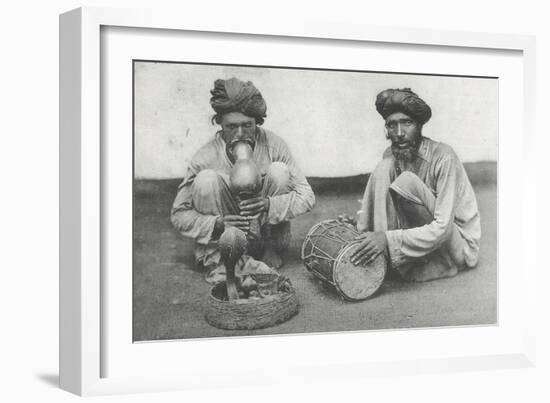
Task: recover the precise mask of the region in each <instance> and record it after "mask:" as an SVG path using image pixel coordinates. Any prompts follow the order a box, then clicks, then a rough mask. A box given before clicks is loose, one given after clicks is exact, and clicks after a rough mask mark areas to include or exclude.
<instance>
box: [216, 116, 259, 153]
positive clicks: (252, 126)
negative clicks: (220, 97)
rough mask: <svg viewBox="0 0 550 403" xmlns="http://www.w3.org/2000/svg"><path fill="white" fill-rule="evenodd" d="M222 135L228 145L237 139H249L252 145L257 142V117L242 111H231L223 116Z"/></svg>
mask: <svg viewBox="0 0 550 403" xmlns="http://www.w3.org/2000/svg"><path fill="white" fill-rule="evenodd" d="M220 125H221V127H222V129H223V133H222V137H223V139H224V141H225V143H226V144H227V145H228V146H231V145H232V144H233V143H235V142H237V141H247V142H249V143H250V144H251V145H252V146H253V145H254V143H255V142H256V119H254V118H253V117H250V116H246V115H244V114H242V113H240V112H230V113H226V114H225V115H223V116H222V121H221V123H220Z"/></svg>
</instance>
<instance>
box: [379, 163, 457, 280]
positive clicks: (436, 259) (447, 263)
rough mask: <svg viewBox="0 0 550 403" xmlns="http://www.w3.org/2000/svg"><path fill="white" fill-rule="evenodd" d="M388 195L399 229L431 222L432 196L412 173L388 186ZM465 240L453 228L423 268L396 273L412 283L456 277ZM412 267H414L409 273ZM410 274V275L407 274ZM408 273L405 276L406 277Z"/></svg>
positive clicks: (433, 208)
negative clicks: (395, 212)
mask: <svg viewBox="0 0 550 403" xmlns="http://www.w3.org/2000/svg"><path fill="white" fill-rule="evenodd" d="M390 195H391V197H392V200H393V203H394V207H395V209H396V211H397V216H398V220H399V227H400V228H405V229H406V228H416V227H421V226H423V225H426V224H429V223H431V222H432V221H433V219H434V211H435V202H436V199H435V196H434V194H433V193H432V191H431V190H430V189H429V188H428V186H426V184H425V183H424V182H422V180H421V179H420V178H419V177H418V176H416V175H415V174H413V173H411V172H403V173H402V174H401V175H400V176H399V177H398V178H397V179H395V181H393V183H392V184H391V185H390ZM464 247H465V240H464V239H463V238H462V236H461V235H460V232H459V230H458V228H457V226H456V225H455V224H453V225H452V228H451V231H450V234H449V237H448V238H447V240H446V241H445V242H444V243H443V245H442V246H441V247H440V248H439V249H438V250H436V251H434V252H432V253H431V254H430V255H428V256H426V258H425V259H423V260H424V262H415V263H423V264H416V265H415V264H413V265H407V266H409V267H402V268H401V269H399V268H398V270H399V271H400V272H401V274H402V275H404V277H411V279H413V280H430V279H434V278H439V277H448V276H451V275H454V274H456V272H457V269H458V268H462V267H464ZM411 267H416V269H414V270H412V271H411V270H410V268H411ZM409 272H410V273H409ZM407 273H408V274H407Z"/></svg>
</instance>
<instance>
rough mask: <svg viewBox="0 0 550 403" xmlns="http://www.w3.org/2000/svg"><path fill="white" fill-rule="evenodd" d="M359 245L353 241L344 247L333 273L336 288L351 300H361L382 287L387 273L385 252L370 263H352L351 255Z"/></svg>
mask: <svg viewBox="0 0 550 403" xmlns="http://www.w3.org/2000/svg"><path fill="white" fill-rule="evenodd" d="M357 246H358V243H352V244H350V245H348V246H346V247H345V248H344V249H342V251H341V252H340V254H339V255H338V258H337V259H336V262H335V263H334V271H333V273H332V276H333V280H334V284H336V288H338V291H340V294H342V296H343V297H344V298H345V299H347V300H349V301H361V300H364V299H366V298H368V297H370V296H371V295H372V294H374V293H375V292H376V291H377V290H378V288H380V286H381V285H382V281H383V280H384V276H385V274H386V265H387V264H386V257H385V256H384V254H383V253H381V254H380V255H378V257H377V258H376V259H375V260H374V262H372V263H371V264H369V265H364V266H356V265H354V264H353V263H351V260H350V256H351V255H352V254H353V252H354V251H355V250H356V249H357Z"/></svg>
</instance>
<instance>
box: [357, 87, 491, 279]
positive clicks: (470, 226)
mask: <svg viewBox="0 0 550 403" xmlns="http://www.w3.org/2000/svg"><path fill="white" fill-rule="evenodd" d="M376 110H377V111H378V113H380V115H382V117H383V118H384V120H385V130H386V138H387V139H389V140H390V141H391V146H390V147H389V148H388V149H387V150H386V151H385V152H384V154H383V158H382V161H380V163H379V164H378V165H377V166H376V168H375V170H374V172H373V173H372V175H371V176H370V178H369V181H368V183H367V187H366V190H365V193H364V197H363V200H362V205H361V210H360V211H359V214H358V219H357V229H358V231H359V232H361V235H360V236H359V239H360V246H359V247H358V249H357V250H356V252H355V253H354V254H353V255H352V257H351V259H352V262H353V263H355V264H356V265H361V264H369V263H370V262H371V261H373V260H374V259H375V258H376V257H377V256H378V255H379V254H381V253H385V254H387V257H388V262H389V264H390V266H391V268H393V269H396V270H397V272H398V273H399V274H400V275H401V277H402V278H403V279H405V280H409V281H427V280H432V279H437V278H442V277H451V276H454V275H455V274H457V272H458V271H459V270H462V269H465V268H473V267H475V266H476V264H477V262H478V255H479V244H480V237H481V227H480V217H479V211H478V207H477V202H476V198H475V194H474V191H473V188H472V185H471V184H470V181H469V179H468V176H467V174H466V171H465V169H464V166H463V165H462V163H461V161H460V160H459V159H458V157H457V155H456V154H455V152H454V151H453V149H452V148H451V147H450V146H448V145H447V144H444V143H440V142H437V141H434V140H432V139H430V138H428V137H424V136H423V135H422V127H423V126H424V124H425V123H426V122H428V120H429V119H430V118H431V116H432V111H431V108H430V107H429V106H428V104H427V103H426V102H424V100H422V99H421V98H420V97H419V96H418V95H417V94H415V93H414V92H413V91H411V90H410V89H409V88H404V89H388V90H386V91H382V92H381V93H379V94H378V96H377V98H376Z"/></svg>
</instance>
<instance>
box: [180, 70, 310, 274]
mask: <svg viewBox="0 0 550 403" xmlns="http://www.w3.org/2000/svg"><path fill="white" fill-rule="evenodd" d="M210 92H211V95H212V97H211V99H210V105H211V106H212V109H213V110H214V112H215V115H214V116H213V118H212V123H214V122H215V123H217V124H219V125H220V128H221V130H219V131H218V132H217V133H216V135H215V137H214V138H213V139H211V140H210V141H208V142H207V143H206V144H205V145H204V146H203V147H201V148H200V149H199V150H198V151H197V152H196V154H195V155H194V156H193V158H192V159H191V161H190V163H189V166H188V169H187V174H186V176H185V178H184V179H183V182H182V183H181V185H180V186H179V188H178V193H177V196H176V198H175V200H174V203H173V206H172V211H171V220H172V223H173V225H174V227H175V228H176V229H177V230H178V231H179V232H180V233H181V234H182V235H183V236H185V237H188V238H192V239H193V240H195V258H196V261H197V263H198V264H200V265H201V266H203V267H205V268H206V269H207V281H210V282H216V281H218V280H222V279H223V272H224V267H223V264H222V263H221V262H220V251H219V250H218V242H217V241H218V239H219V237H220V235H221V234H222V233H223V232H224V230H225V229H226V228H229V227H236V228H238V229H240V230H242V231H243V232H245V233H247V234H249V233H251V232H253V231H252V228H251V227H252V226H254V225H255V224H256V226H258V225H259V226H260V229H259V231H258V230H256V232H257V233H256V234H255V235H257V236H259V237H260V238H261V239H260V241H261V242H260V243H256V246H258V245H259V247H257V248H255V249H253V250H252V248H249V250H248V254H249V255H252V256H253V257H254V258H256V259H261V260H263V261H265V263H267V264H268V265H269V266H270V267H273V268H279V267H280V266H281V265H282V259H281V253H282V252H283V251H284V250H285V249H286V248H288V244H289V240H290V220H291V219H293V218H294V217H296V216H299V215H301V214H304V213H306V212H308V211H310V210H311V209H312V208H313V205H314V204H315V197H314V195H313V191H312V190H311V187H310V185H309V183H308V182H307V180H306V178H305V176H304V175H303V173H302V172H301V170H300V168H299V167H298V164H297V163H296V161H295V160H294V158H293V157H292V155H291V153H290V150H289V148H288V146H287V144H286V143H285V142H284V141H283V140H282V139H281V138H280V137H278V136H277V135H275V134H274V133H272V132H270V131H267V130H265V129H263V128H262V127H261V125H262V124H263V123H264V119H265V118H266V116H267V115H266V111H267V106H266V103H265V100H264V98H263V97H262V94H261V93H260V91H259V90H258V89H257V88H256V87H255V86H254V84H253V83H252V82H250V81H248V82H243V81H240V80H239V79H237V78H231V79H228V80H221V79H219V80H216V81H215V82H214V88H213V89H212V90H211V91H210ZM237 143H241V144H242V143H245V144H248V145H250V147H251V155H250V157H251V160H253V161H254V163H255V169H257V171H258V174H259V181H260V183H259V187H260V189H259V192H258V194H257V195H255V196H254V197H251V198H247V199H243V198H240V197H239V195H237V194H234V192H233V191H232V189H231V187H230V176H231V173H232V170H233V167H234V165H235V162H236V161H235V158H236V157H235V153H234V152H233V147H234V145H235V144H237ZM247 263H250V262H247V261H246V259H245V261H241V262H240V265H239V267H237V271H238V270H239V269H242V268H243V266H246V264H247Z"/></svg>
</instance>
